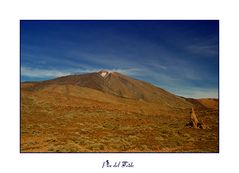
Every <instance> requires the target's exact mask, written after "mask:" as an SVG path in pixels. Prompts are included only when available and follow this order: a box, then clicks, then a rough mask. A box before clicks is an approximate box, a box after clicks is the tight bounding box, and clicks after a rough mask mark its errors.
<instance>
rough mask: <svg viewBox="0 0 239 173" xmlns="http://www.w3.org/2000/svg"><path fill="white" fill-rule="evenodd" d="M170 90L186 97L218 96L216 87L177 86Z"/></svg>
mask: <svg viewBox="0 0 239 173" xmlns="http://www.w3.org/2000/svg"><path fill="white" fill-rule="evenodd" d="M172 92H174V93H177V95H181V96H184V97H188V98H218V88H199V87H191V88H178V89H176V90H174V91H172Z"/></svg>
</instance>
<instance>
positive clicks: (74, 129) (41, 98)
mask: <svg viewBox="0 0 239 173" xmlns="http://www.w3.org/2000/svg"><path fill="white" fill-rule="evenodd" d="M20 95H21V126H20V128H21V152H218V150H219V147H218V146H219V141H218V134H219V131H218V129H219V128H218V127H219V126H218V125H219V123H218V122H219V119H218V109H214V108H216V107H217V106H218V99H192V98H184V97H179V96H177V95H174V94H172V93H170V92H168V91H166V90H164V89H162V88H159V87H156V86H154V85H152V84H150V83H147V82H144V81H141V80H137V79H133V78H131V77H129V76H125V75H123V74H120V73H117V72H110V71H105V70H102V71H99V72H94V73H88V74H79V75H77V74H76V75H69V76H64V77H59V78H56V79H52V80H47V81H41V82H23V83H21V94H20ZM192 107H194V108H195V113H196V114H197V118H198V120H200V121H203V122H204V123H205V124H206V126H207V127H208V128H206V129H201V130H199V129H194V128H188V127H186V124H187V123H188V122H189V120H190V110H191V108H192Z"/></svg>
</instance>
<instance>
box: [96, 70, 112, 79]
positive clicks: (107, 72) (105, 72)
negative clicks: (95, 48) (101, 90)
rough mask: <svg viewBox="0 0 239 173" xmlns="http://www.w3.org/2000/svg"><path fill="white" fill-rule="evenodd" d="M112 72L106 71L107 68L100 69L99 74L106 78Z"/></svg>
mask: <svg viewBox="0 0 239 173" xmlns="http://www.w3.org/2000/svg"><path fill="white" fill-rule="evenodd" d="M110 73H111V72H109V71H105V70H102V71H99V74H100V75H101V76H102V77H103V78H106V77H107V76H108V75H109V74H110Z"/></svg>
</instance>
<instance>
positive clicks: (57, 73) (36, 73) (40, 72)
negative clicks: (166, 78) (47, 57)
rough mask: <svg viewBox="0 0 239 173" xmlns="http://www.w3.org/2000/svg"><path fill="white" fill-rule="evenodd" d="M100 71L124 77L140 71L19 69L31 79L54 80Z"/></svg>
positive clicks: (131, 69) (129, 69)
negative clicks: (117, 73) (112, 72)
mask: <svg viewBox="0 0 239 173" xmlns="http://www.w3.org/2000/svg"><path fill="white" fill-rule="evenodd" d="M100 70H108V71H114V72H119V73H122V74H125V75H136V74H139V73H140V72H141V71H140V69H137V68H128V69H100V68H98V69H93V68H92V69H79V68H77V69H67V70H56V69H39V68H30V67H21V75H22V76H25V77H31V78H54V77H61V76H66V75H71V74H82V73H91V72H97V71H100Z"/></svg>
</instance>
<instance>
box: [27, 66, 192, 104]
mask: <svg viewBox="0 0 239 173" xmlns="http://www.w3.org/2000/svg"><path fill="white" fill-rule="evenodd" d="M52 85H71V86H79V87H84V88H90V89H94V90H97V91H101V92H103V93H105V94H108V95H113V96H117V97H120V98H124V99H131V100H138V101H145V102H153V103H158V104H159V106H160V105H161V106H169V107H174V108H190V107H192V104H191V103H190V102H188V101H187V100H186V99H185V98H182V97H179V96H176V95H174V94H172V93H170V92H168V91H166V90H164V89H162V88H159V87H156V86H154V85H152V84H150V83H147V82H144V81H141V80H137V79H133V78H131V77H129V76H126V75H123V74H120V73H118V72H110V71H106V70H101V71H99V72H93V73H87V74H80V75H69V76H64V77H59V78H56V79H52V80H47V81H43V82H39V83H36V84H34V85H33V86H31V87H30V90H41V89H43V88H46V87H49V86H52Z"/></svg>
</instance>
